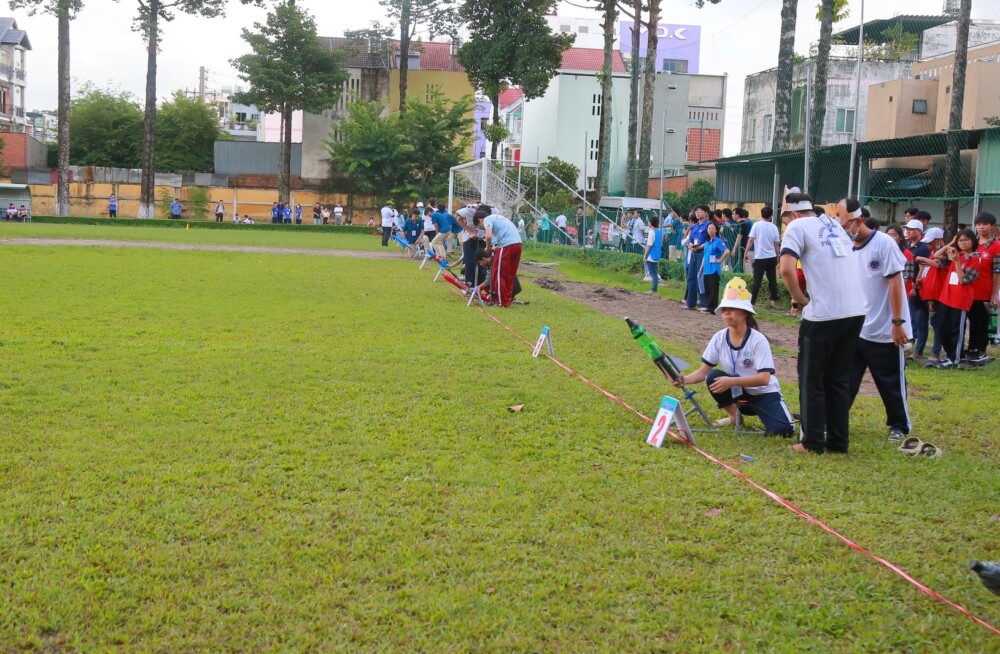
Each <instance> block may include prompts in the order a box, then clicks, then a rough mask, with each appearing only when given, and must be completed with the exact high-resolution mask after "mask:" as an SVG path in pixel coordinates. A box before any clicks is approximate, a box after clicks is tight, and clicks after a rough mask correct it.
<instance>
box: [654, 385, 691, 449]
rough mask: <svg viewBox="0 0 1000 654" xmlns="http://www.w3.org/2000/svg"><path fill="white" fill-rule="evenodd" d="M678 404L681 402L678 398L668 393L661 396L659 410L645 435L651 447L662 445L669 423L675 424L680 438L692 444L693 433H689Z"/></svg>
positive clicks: (685, 419) (686, 422) (685, 418)
mask: <svg viewBox="0 0 1000 654" xmlns="http://www.w3.org/2000/svg"><path fill="white" fill-rule="evenodd" d="M680 406H681V403H680V402H679V401H678V400H675V399H674V398H672V397H670V396H669V395H664V396H663V401H662V402H660V410H659V411H657V413H656V417H655V418H654V419H653V426H652V427H651V428H650V430H649V436H647V437H646V442H647V443H649V444H650V445H652V446H653V447H662V446H663V441H664V439H665V438H666V436H667V430H668V429H670V425H675V426H676V427H677V432H678V433H679V434H680V435H681V438H683V439H684V440H686V441H687V442H689V443H691V444H692V445H694V434H692V433H691V427H690V426H688V421H687V417H686V416H685V415H684V411H682V410H680Z"/></svg>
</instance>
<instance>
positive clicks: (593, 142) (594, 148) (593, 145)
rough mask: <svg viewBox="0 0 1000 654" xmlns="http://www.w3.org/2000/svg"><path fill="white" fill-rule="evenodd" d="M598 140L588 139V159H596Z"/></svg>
mask: <svg viewBox="0 0 1000 654" xmlns="http://www.w3.org/2000/svg"><path fill="white" fill-rule="evenodd" d="M600 143H601V142H600V140H598V139H590V160H591V161H597V149H598V147H599V146H600Z"/></svg>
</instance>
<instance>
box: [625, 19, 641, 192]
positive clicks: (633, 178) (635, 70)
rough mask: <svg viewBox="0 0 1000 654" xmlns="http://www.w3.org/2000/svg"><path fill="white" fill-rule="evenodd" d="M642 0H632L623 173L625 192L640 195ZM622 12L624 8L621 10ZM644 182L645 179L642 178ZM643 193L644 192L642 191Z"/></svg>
mask: <svg viewBox="0 0 1000 654" xmlns="http://www.w3.org/2000/svg"><path fill="white" fill-rule="evenodd" d="M642 1H643V0H632V7H631V10H632V16H631V18H632V57H631V60H630V72H631V74H632V75H631V84H630V89H629V91H630V92H629V99H628V164H627V166H626V168H627V172H626V175H625V189H626V193H627V194H628V195H631V196H638V195H640V191H639V181H638V180H639V152H638V149H639V69H640V68H642V66H641V64H640V60H639V45H640V42H639V38H640V31H641V28H642ZM623 13H624V10H623ZM643 181H644V182H645V181H646V180H643ZM642 195H645V192H642Z"/></svg>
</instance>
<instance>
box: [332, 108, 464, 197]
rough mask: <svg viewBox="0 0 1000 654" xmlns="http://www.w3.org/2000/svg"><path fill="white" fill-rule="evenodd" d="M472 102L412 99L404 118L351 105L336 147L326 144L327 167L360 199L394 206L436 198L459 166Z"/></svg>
mask: <svg viewBox="0 0 1000 654" xmlns="http://www.w3.org/2000/svg"><path fill="white" fill-rule="evenodd" d="M471 110H472V98H470V97H466V98H462V99H461V100H458V101H451V100H448V99H446V98H444V97H443V96H441V95H440V94H435V95H433V96H432V97H431V98H430V99H429V100H428V101H426V102H425V101H423V100H417V99H414V100H413V101H412V102H411V103H410V108H409V110H408V111H407V112H406V114H400V113H399V112H398V111H393V112H391V113H390V114H389V115H385V116H384V115H382V107H381V106H380V105H378V104H376V103H372V102H356V103H354V104H352V105H351V106H350V107H349V112H350V116H349V117H348V119H347V120H346V121H344V122H342V123H341V124H340V127H339V131H340V135H341V139H340V141H326V142H324V145H325V146H326V148H327V150H328V151H329V152H330V160H331V163H332V164H333V167H334V168H335V169H337V170H340V171H343V172H345V173H347V174H348V176H349V179H350V180H351V184H352V186H353V188H354V189H355V190H357V191H360V192H362V193H368V194H380V195H388V196H389V197H392V198H394V199H396V200H399V201H400V202H403V201H406V200H410V199H416V198H422V197H442V196H444V195H446V194H447V192H448V170H449V169H450V168H451V167H452V166H455V165H458V164H459V163H461V162H462V159H463V157H464V154H465V152H466V151H467V149H468V147H469V144H470V143H471V140H472V123H473V121H472V119H471V118H470V116H469V114H470V112H471Z"/></svg>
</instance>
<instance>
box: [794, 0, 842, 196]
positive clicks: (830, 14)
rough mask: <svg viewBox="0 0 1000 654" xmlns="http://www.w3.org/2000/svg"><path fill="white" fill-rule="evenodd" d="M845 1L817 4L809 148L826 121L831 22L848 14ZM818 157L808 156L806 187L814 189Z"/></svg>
mask: <svg viewBox="0 0 1000 654" xmlns="http://www.w3.org/2000/svg"><path fill="white" fill-rule="evenodd" d="M847 2H848V0H821V1H820V3H819V5H818V6H817V7H816V9H817V12H816V19H817V20H819V21H820V24H819V47H818V48H817V51H816V78H815V80H814V82H813V102H812V120H811V122H810V124H809V135H810V138H809V147H811V148H813V149H816V148H818V147H819V146H820V145H821V144H822V140H823V124H824V123H825V121H826V82H827V71H828V70H829V68H830V47H831V45H832V43H831V42H832V40H833V24H834V23H837V22H840V21H842V20H844V19H845V18H847V16H848V15H849V14H850V13H851V10H850V8H849V7H848V6H847ZM818 163H819V157H811V158H810V159H809V179H807V180H805V181H806V188H810V189H811V188H814V186H813V182H814V181H815V179H816V170H817V164H818Z"/></svg>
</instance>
